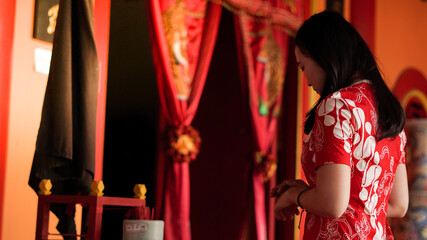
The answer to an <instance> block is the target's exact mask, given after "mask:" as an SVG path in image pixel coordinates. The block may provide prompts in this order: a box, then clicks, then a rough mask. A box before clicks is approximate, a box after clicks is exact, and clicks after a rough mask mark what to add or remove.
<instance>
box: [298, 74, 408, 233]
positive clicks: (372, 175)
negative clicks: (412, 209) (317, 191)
mask: <svg viewBox="0 0 427 240" xmlns="http://www.w3.org/2000/svg"><path fill="white" fill-rule="evenodd" d="M376 123H377V113H376V105H375V96H374V94H373V88H372V86H371V84H370V83H369V81H367V80H364V81H362V82H360V83H358V84H354V85H351V86H349V87H346V88H343V89H341V90H340V91H337V92H335V93H333V94H331V95H329V96H328V97H327V98H326V99H324V100H323V101H322V102H321V103H320V105H319V107H318V108H317V110H316V120H315V123H314V126H313V129H312V131H311V132H310V133H309V134H308V136H307V137H306V138H305V140H304V143H303V152H302V156H301V161H302V167H303V170H304V174H305V176H306V178H307V181H308V183H309V185H310V186H311V187H315V186H316V169H317V168H318V167H321V166H323V165H326V164H345V165H348V166H350V168H351V190H350V201H349V205H348V207H347V210H346V211H345V213H344V214H343V215H342V216H341V217H339V218H337V219H334V218H330V217H320V216H317V215H315V214H312V213H310V212H307V215H306V220H305V230H304V239H309V240H315V239H334V240H336V239H357V240H359V239H378V240H380V239H381V240H387V239H393V235H392V233H391V230H390V228H389V226H388V223H387V222H386V215H387V205H388V198H389V196H390V192H391V188H392V185H393V181H394V174H395V173H396V169H397V165H398V164H405V152H404V147H405V144H406V136H405V133H404V132H402V133H401V134H399V135H398V136H397V137H395V138H394V139H391V138H386V139H383V140H381V141H379V142H377V141H376V139H375V132H376Z"/></svg>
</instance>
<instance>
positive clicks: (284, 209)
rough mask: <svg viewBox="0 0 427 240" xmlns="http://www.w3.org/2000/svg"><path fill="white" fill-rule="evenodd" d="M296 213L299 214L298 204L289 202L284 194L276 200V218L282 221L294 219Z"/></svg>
mask: <svg viewBox="0 0 427 240" xmlns="http://www.w3.org/2000/svg"><path fill="white" fill-rule="evenodd" d="M294 215H299V210H298V206H297V205H296V204H293V203H292V202H289V201H288V200H287V199H286V198H285V197H284V195H282V196H280V197H279V198H278V199H277V201H276V205H274V216H275V217H276V219H277V220H281V221H286V220H287V219H289V220H292V219H293V218H294Z"/></svg>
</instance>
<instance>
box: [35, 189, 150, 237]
mask: <svg viewBox="0 0 427 240" xmlns="http://www.w3.org/2000/svg"><path fill="white" fill-rule="evenodd" d="M51 203H65V204H81V205H82V206H83V214H82V215H83V216H82V228H83V226H85V225H86V223H87V226H88V228H87V232H86V233H84V231H83V229H82V231H81V238H82V239H83V238H85V239H86V240H100V239H101V226H102V213H103V210H104V206H120V207H129V208H138V207H145V200H143V199H138V198H122V197H104V196H75V195H39V200H38V209H37V227H36V240H46V239H48V235H49V232H48V230H49V209H50V204H51ZM86 216H87V217H86ZM86 221H87V222H86Z"/></svg>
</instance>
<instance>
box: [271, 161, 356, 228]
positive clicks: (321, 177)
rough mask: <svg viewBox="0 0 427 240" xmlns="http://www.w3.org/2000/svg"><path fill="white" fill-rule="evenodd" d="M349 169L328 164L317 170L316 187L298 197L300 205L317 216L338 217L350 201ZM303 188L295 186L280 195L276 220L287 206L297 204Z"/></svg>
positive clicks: (280, 217) (276, 207) (276, 208)
mask: <svg viewBox="0 0 427 240" xmlns="http://www.w3.org/2000/svg"><path fill="white" fill-rule="evenodd" d="M350 178H351V170H350V167H349V166H347V165H344V164H329V165H324V166H322V167H319V169H317V183H316V184H317V185H316V187H315V188H312V189H310V190H309V191H306V192H304V193H303V194H302V195H301V196H300V199H299V201H300V204H301V205H302V206H303V207H304V209H306V210H307V211H309V212H311V213H314V214H316V215H319V216H326V217H333V218H338V217H340V216H341V215H342V214H343V213H344V212H345V210H346V209H347V206H348V202H349V199H350ZM304 189H305V188H304V187H303V186H301V185H295V186H294V187H291V188H290V189H289V190H287V191H286V192H285V193H284V194H282V195H281V196H280V197H279V198H278V200H277V203H276V206H275V214H276V218H278V219H282V220H283V217H284V214H281V212H282V211H283V210H284V208H286V207H287V206H290V205H292V204H298V203H297V197H298V194H299V193H300V192H301V191H303V190H304Z"/></svg>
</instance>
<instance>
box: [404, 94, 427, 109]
mask: <svg viewBox="0 0 427 240" xmlns="http://www.w3.org/2000/svg"><path fill="white" fill-rule="evenodd" d="M413 97H416V98H418V99H419V100H420V101H421V103H422V104H423V108H424V111H425V112H427V96H426V95H425V94H424V93H423V92H421V91H420V90H418V89H412V90H411V91H409V92H408V93H407V94H406V95H405V96H404V97H403V99H402V101H401V102H402V107H403V109H405V108H406V106H407V105H408V102H409V100H410V99H411V98H413Z"/></svg>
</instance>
